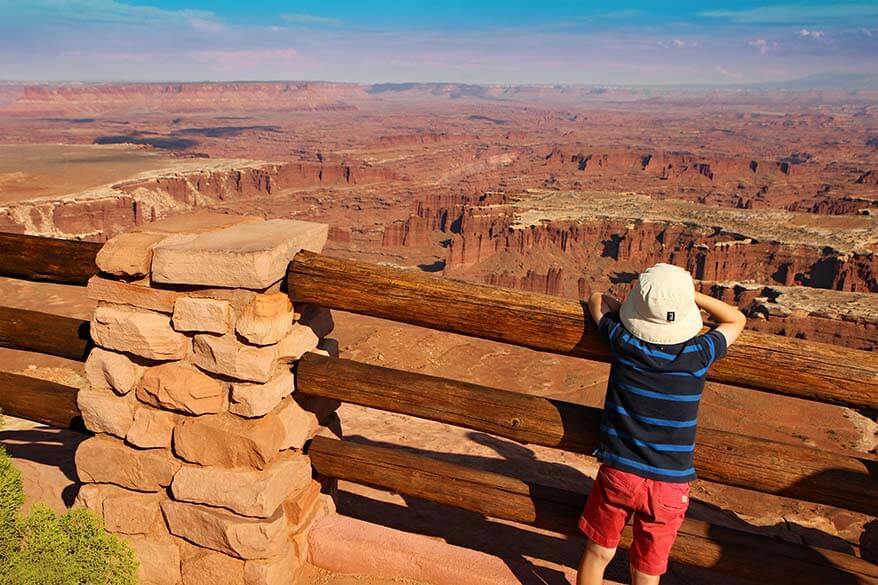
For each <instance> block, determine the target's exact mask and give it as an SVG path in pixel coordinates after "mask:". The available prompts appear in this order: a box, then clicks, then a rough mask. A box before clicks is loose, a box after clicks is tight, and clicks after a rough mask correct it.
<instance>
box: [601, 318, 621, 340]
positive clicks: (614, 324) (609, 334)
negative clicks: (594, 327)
mask: <svg viewBox="0 0 878 585" xmlns="http://www.w3.org/2000/svg"><path fill="white" fill-rule="evenodd" d="M620 327H621V324H620V323H619V315H617V314H616V313H613V312H610V313H604V316H603V317H601V321H600V323H598V331H599V332H600V334H601V337H603V338H604V339H606V340H607V341H612V340H613V339H614V338H615V336H616V334H617V333H618V331H619V328H620Z"/></svg>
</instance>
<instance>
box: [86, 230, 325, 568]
mask: <svg viewBox="0 0 878 585" xmlns="http://www.w3.org/2000/svg"><path fill="white" fill-rule="evenodd" d="M153 227H154V230H153V231H149V232H133V233H126V234H122V235H120V236H117V237H116V238H114V239H112V240H110V241H109V242H108V243H107V244H106V245H105V246H104V248H103V249H102V250H101V252H100V254H99V255H98V258H97V264H98V267H99V268H100V271H101V273H100V274H99V275H98V276H95V277H94V278H93V279H92V280H91V281H90V282H89V286H88V292H89V296H90V297H91V298H92V299H93V300H95V301H97V308H96V310H95V312H94V316H93V318H92V323H91V334H92V338H93V340H94V342H95V345H96V347H95V348H94V350H93V351H92V352H91V354H90V355H89V358H88V360H87V362H86V366H85V368H86V373H87V377H88V380H89V387H88V388H87V389H84V390H83V391H81V392H80V394H79V397H78V404H79V408H80V410H81V412H82V416H83V419H84V421H85V425H86V427H87V428H88V429H89V430H90V431H92V432H94V433H95V435H94V437H92V438H90V439H87V440H86V441H84V442H83V443H82V444H81V445H80V446H79V448H78V450H77V453H76V468H77V473H78V476H79V478H80V480H81V481H82V482H83V486H82V488H81V490H80V492H79V496H78V500H77V503H78V505H80V506H85V507H87V508H90V509H93V510H95V511H97V512H99V513H101V514H102V515H103V516H104V518H105V523H106V528H107V530H109V531H110V532H112V533H114V534H118V535H119V536H121V537H123V538H125V539H126V540H127V541H128V542H130V543H131V545H132V546H133V548H134V550H135V552H136V554H137V557H138V559H139V561H140V577H141V583H143V584H144V585H202V584H205V583H226V584H229V585H291V584H292V583H295V582H296V580H297V576H298V575H299V573H300V569H301V568H302V566H303V564H304V563H305V561H306V559H307V556H308V539H307V534H308V531H309V529H310V527H311V525H312V524H313V523H314V522H315V521H316V520H317V519H318V518H319V517H320V516H321V515H322V514H324V513H325V512H326V511H327V510H331V509H333V505H334V504H333V502H332V499H331V497H330V496H329V495H325V494H324V495H322V494H321V484H320V482H318V481H316V480H314V479H312V470H311V464H310V461H309V458H308V457H307V455H305V454H304V452H303V447H304V446H305V443H306V442H307V441H308V440H309V439H310V438H312V437H313V436H314V435H315V434H316V433H317V432H319V431H320V430H321V428H324V425H328V426H330V427H332V429H333V431H332V432H334V433H336V434H338V433H340V428H339V427H338V419H337V416H336V415H335V414H334V411H335V408H336V407H337V403H335V402H333V401H328V400H314V399H302V398H299V397H298V396H297V395H296V393H295V392H294V379H293V374H292V372H291V367H292V364H293V363H294V362H295V361H296V360H298V359H299V358H300V357H301V356H302V355H303V354H304V353H305V352H308V351H318V352H324V353H326V354H332V355H334V354H336V353H337V344H335V343H334V342H333V341H332V340H330V339H327V338H325V336H326V335H328V334H329V333H330V332H331V330H332V317H331V315H330V314H329V311H328V310H325V309H322V308H320V307H316V306H295V307H294V306H293V305H292V304H291V303H290V300H289V298H288V297H287V295H286V294H285V293H281V292H279V291H278V289H279V285H280V281H281V279H282V278H284V276H285V272H286V267H287V265H288V263H289V260H290V259H291V258H292V256H293V255H294V254H295V253H296V252H297V251H298V250H300V249H307V250H312V251H320V249H321V248H322V247H323V245H324V243H325V242H326V238H327V231H328V230H327V226H325V225H319V224H311V223H304V222H297V221H287V220H272V221H259V220H254V219H252V218H243V220H240V219H236V218H231V217H228V216H224V217H219V218H217V220H216V221H215V222H213V224H212V229H210V230H208V231H203V232H200V233H192V232H185V231H184V232H182V233H180V232H178V231H177V230H174V229H168V230H164V231H163V230H162V229H161V225H157V226H153ZM326 488H327V490H329V491H331V487H330V486H329V484H328V482H327V485H326Z"/></svg>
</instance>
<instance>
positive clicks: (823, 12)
mask: <svg viewBox="0 0 878 585" xmlns="http://www.w3.org/2000/svg"><path fill="white" fill-rule="evenodd" d="M701 16H707V17H711V18H717V19H725V20H730V21H732V22H736V23H744V24H810V23H815V22H818V23H827V22H850V23H856V22H857V21H858V20H860V19H862V18H878V4H876V3H871V2H861V3H842V4H838V3H824V4H814V5H810V6H808V5H802V4H773V5H769V6H759V7H756V8H748V9H745V10H707V11H705V12H702V13H701Z"/></svg>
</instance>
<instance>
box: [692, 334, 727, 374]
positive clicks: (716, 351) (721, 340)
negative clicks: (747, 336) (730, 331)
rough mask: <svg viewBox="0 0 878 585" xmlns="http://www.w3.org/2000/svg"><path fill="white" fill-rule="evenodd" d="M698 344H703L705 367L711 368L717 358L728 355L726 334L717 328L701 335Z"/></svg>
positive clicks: (702, 351)
mask: <svg viewBox="0 0 878 585" xmlns="http://www.w3.org/2000/svg"><path fill="white" fill-rule="evenodd" d="M698 344H699V345H700V346H701V354H702V355H703V357H704V366H705V367H708V368H709V367H710V366H711V364H713V362H715V361H716V360H721V359H722V358H724V357H726V352H727V351H728V346H727V344H726V336H725V335H723V334H722V333H720V332H719V331H717V330H716V329H714V330H713V331H709V332H707V333H705V334H704V335H701V336H699V337H698Z"/></svg>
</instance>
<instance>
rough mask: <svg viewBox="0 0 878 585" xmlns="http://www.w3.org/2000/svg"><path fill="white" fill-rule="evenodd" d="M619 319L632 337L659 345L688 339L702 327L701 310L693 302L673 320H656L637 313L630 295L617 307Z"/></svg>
mask: <svg viewBox="0 0 878 585" xmlns="http://www.w3.org/2000/svg"><path fill="white" fill-rule="evenodd" d="M619 320H620V321H622V325H624V326H625V329H627V330H628V331H629V332H630V333H631V334H632V335H633V336H634V337H637V338H638V339H642V340H643V341H646V342H648V343H658V344H660V345H673V344H675V343H683V342H684V341H689V340H690V339H692V338H693V337H695V336H696V335H698V334H699V333H700V332H701V329H702V327H704V321H702V319H701V311H700V310H699V309H698V307H697V306H696V305H695V304H694V303H693V304H692V309H691V310H689V311H686V312H685V313H684V314H682V315H677V319H676V320H675V321H673V322H670V323H669V322H666V321H662V322H658V321H656V320H655V319H651V318H648V317H644V316H643V315H641V314H639V313H638V312H637V308H636V307H635V306H634V303H633V302H631V299H630V296H629V298H628V299H626V300H625V302H624V303H622V306H621V307H620V308H619Z"/></svg>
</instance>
